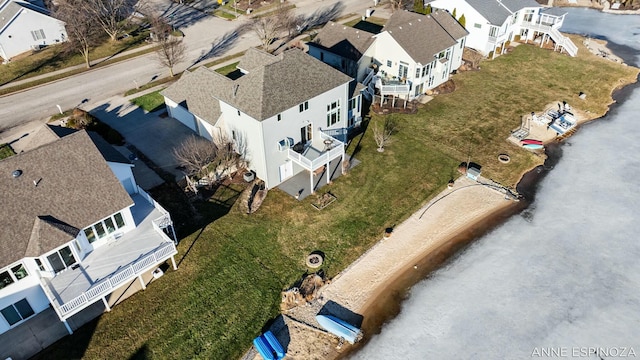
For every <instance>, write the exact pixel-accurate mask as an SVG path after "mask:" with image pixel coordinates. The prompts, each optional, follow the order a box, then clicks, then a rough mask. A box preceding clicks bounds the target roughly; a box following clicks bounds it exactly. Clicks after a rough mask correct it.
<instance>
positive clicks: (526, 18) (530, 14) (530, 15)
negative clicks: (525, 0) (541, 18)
mask: <svg viewBox="0 0 640 360" xmlns="http://www.w3.org/2000/svg"><path fill="white" fill-rule="evenodd" d="M535 12H536V11H535V10H525V11H524V17H523V18H522V21H524V22H531V21H532V20H533V14H535Z"/></svg>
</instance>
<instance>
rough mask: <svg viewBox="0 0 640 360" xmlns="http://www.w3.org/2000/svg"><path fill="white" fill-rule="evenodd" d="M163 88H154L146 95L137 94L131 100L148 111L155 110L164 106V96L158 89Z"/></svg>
mask: <svg viewBox="0 0 640 360" xmlns="http://www.w3.org/2000/svg"><path fill="white" fill-rule="evenodd" d="M162 90H164V89H160V90H156V91H154V92H151V93H148V94H146V95H142V96H139V97H137V98H135V99H132V100H131V102H132V103H134V104H136V105H138V106H139V107H141V108H142V109H143V110H146V111H148V112H151V111H156V110H158V109H160V108H161V107H162V106H164V97H163V96H162V95H160V91H162Z"/></svg>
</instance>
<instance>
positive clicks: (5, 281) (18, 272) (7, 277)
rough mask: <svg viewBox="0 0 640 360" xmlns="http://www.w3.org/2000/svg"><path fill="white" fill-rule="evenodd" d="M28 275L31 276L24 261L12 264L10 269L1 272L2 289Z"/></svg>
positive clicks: (0, 282)
mask: <svg viewBox="0 0 640 360" xmlns="http://www.w3.org/2000/svg"><path fill="white" fill-rule="evenodd" d="M27 276H29V273H28V272H27V269H26V268H25V267H24V265H23V264H22V263H19V264H17V265H15V266H12V267H11V268H10V269H7V270H5V271H2V272H0V289H3V288H5V287H7V286H9V285H11V284H13V283H15V282H18V281H20V280H22V279H24V278H26V277H27Z"/></svg>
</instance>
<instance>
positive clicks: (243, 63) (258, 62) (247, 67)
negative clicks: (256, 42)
mask: <svg viewBox="0 0 640 360" xmlns="http://www.w3.org/2000/svg"><path fill="white" fill-rule="evenodd" d="M276 61H278V58H277V57H275V56H273V55H271V54H269V53H267V52H264V51H261V50H258V49H256V48H249V50H247V51H246V52H245V53H244V55H243V56H242V58H241V59H240V62H239V63H238V65H237V66H236V67H237V68H238V69H240V70H244V71H245V72H250V71H252V70H254V69H257V68H261V67H263V66H266V65H269V64H272V63H274V62H276Z"/></svg>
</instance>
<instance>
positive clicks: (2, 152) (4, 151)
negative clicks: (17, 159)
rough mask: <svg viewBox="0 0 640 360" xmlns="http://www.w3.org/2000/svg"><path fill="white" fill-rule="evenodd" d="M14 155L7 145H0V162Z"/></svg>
mask: <svg viewBox="0 0 640 360" xmlns="http://www.w3.org/2000/svg"><path fill="white" fill-rule="evenodd" d="M15 154H16V153H15V152H14V151H13V149H12V148H11V145H9V144H0V160H2V159H5V158H8V157H9V156H13V155H15Z"/></svg>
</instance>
